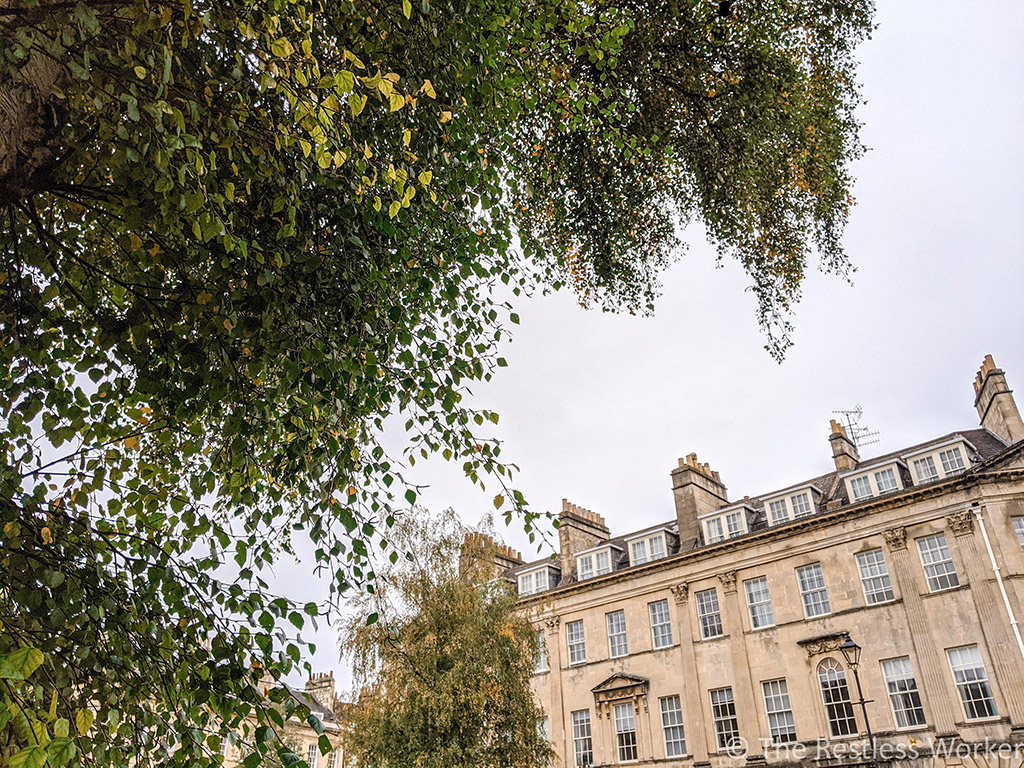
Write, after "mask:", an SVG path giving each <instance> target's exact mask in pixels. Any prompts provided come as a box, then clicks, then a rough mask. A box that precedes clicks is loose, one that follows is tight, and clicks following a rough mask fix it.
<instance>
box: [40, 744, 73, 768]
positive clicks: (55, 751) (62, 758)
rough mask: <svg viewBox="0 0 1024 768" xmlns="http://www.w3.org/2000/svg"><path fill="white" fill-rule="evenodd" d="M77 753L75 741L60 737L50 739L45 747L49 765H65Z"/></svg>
mask: <svg viewBox="0 0 1024 768" xmlns="http://www.w3.org/2000/svg"><path fill="white" fill-rule="evenodd" d="M76 754H77V749H76V747H75V742H74V741H72V740H71V739H69V738H66V737H61V738H57V739H54V740H53V741H51V742H50V743H49V744H48V745H47V747H46V756H47V759H48V761H49V765H51V766H62V765H67V764H68V763H70V762H71V761H72V760H74V758H75V755H76Z"/></svg>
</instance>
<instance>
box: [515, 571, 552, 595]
mask: <svg viewBox="0 0 1024 768" xmlns="http://www.w3.org/2000/svg"><path fill="white" fill-rule="evenodd" d="M551 571H552V569H551V566H550V565H542V566H541V567H539V568H534V569H531V570H529V571H526V572H525V573H520V574H519V575H518V577H517V581H516V584H517V586H518V588H519V590H518V591H519V596H520V597H529V596H530V595H537V594H540V593H541V592H547V591H548V590H549V589H551V588H552V587H551V581H552V572H551ZM524 584H529V586H528V587H525V588H524Z"/></svg>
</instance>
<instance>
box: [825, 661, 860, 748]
mask: <svg viewBox="0 0 1024 768" xmlns="http://www.w3.org/2000/svg"><path fill="white" fill-rule="evenodd" d="M816 671H817V676H818V689H819V690H820V691H821V700H822V703H823V705H824V707H825V719H826V720H827V721H828V732H829V734H830V735H831V736H832V738H834V739H836V738H841V737H843V736H856V735H857V714H856V712H855V711H854V709H853V699H851V698H850V686H849V683H847V681H846V670H845V669H843V665H842V664H841V663H839V662H838V661H837V660H836V659H833V658H832V657H830V656H829V657H826V658H825V659H823V660H822V661H821V663H819V664H818V667H817V670H816Z"/></svg>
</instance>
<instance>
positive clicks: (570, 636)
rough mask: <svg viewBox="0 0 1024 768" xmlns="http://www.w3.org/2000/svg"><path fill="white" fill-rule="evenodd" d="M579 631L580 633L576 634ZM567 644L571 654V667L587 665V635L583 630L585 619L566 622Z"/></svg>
mask: <svg viewBox="0 0 1024 768" xmlns="http://www.w3.org/2000/svg"><path fill="white" fill-rule="evenodd" d="M577 629H578V630H579V632H576V630H577ZM565 643H566V646H567V648H568V653H569V666H570V667H571V666H573V665H575V664H585V663H586V661H587V635H586V630H585V629H584V628H583V619H577V620H576V621H568V622H566V624H565Z"/></svg>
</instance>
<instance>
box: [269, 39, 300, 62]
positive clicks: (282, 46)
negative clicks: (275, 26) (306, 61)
mask: <svg viewBox="0 0 1024 768" xmlns="http://www.w3.org/2000/svg"><path fill="white" fill-rule="evenodd" d="M270 52H271V53H272V54H274V55H275V56H277V57H278V58H279V59H283V58H285V57H287V56H291V55H292V53H294V52H295V49H294V48H293V47H292V44H291V43H290V42H289V41H288V40H287V39H286V38H283V37H279V38H278V39H277V40H275V41H274V42H272V43H271V44H270Z"/></svg>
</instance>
